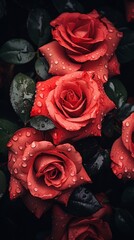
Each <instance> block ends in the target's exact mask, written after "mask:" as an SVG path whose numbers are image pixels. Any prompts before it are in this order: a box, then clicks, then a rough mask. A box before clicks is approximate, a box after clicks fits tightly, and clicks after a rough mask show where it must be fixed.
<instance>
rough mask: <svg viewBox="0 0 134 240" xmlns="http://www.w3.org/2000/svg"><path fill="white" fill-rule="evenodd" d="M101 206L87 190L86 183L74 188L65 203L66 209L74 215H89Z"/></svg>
mask: <svg viewBox="0 0 134 240" xmlns="http://www.w3.org/2000/svg"><path fill="white" fill-rule="evenodd" d="M101 208H102V206H101V205H100V203H99V202H98V200H97V199H96V198H95V196H94V195H93V194H92V192H91V191H90V190H89V185H88V184H84V185H81V186H79V187H77V188H75V190H74V191H73V193H72V194H71V196H70V198H69V201H68V205H67V211H68V212H69V213H71V214H73V215H75V216H89V215H91V214H93V213H95V212H97V211H98V210H99V209H101Z"/></svg>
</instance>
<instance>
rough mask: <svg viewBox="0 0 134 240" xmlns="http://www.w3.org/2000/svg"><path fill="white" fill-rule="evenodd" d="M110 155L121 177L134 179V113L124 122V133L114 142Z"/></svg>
mask: <svg viewBox="0 0 134 240" xmlns="http://www.w3.org/2000/svg"><path fill="white" fill-rule="evenodd" d="M110 156H111V160H112V163H111V168H112V171H113V173H114V174H115V175H116V176H117V177H118V178H119V179H125V180H129V179H134V113H131V114H130V115H129V117H127V118H126V119H125V120H124V121H123V122H122V135H121V136H120V137H119V138H118V139H117V140H116V141H115V142H114V143H113V146H112V148H111V153H110Z"/></svg>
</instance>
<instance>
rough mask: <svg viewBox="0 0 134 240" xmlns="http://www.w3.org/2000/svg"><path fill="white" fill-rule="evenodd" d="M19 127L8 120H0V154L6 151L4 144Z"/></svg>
mask: <svg viewBox="0 0 134 240" xmlns="http://www.w3.org/2000/svg"><path fill="white" fill-rule="evenodd" d="M17 129H19V126H18V125H17V124H15V123H13V122H11V121H9V120H6V119H0V152H5V151H6V144H7V142H8V141H9V139H10V138H11V137H12V135H13V134H14V132H16V130H17Z"/></svg>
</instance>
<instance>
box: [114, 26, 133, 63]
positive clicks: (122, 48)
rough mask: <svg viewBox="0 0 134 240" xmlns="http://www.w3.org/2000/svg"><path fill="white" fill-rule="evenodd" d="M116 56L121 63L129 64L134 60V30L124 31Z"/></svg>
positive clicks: (126, 29)
mask: <svg viewBox="0 0 134 240" xmlns="http://www.w3.org/2000/svg"><path fill="white" fill-rule="evenodd" d="M116 55H117V58H118V60H119V62H120V63H127V62H129V61H132V60H133V59H134V30H131V29H128V28H125V29H124V31H123V38H122V39H121V41H120V44H119V46H118V48H117V51H116Z"/></svg>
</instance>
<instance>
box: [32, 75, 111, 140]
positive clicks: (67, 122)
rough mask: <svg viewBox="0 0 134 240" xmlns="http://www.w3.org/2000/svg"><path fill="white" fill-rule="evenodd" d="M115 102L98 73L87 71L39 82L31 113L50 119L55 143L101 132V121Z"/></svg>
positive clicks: (50, 132) (98, 134) (97, 134)
mask: <svg viewBox="0 0 134 240" xmlns="http://www.w3.org/2000/svg"><path fill="white" fill-rule="evenodd" d="M113 108H115V104H114V103H113V102H112V101H111V100H110V99H109V98H108V97H107V95H106V93H105V92H104V89H103V85H102V82H101V81H99V80H96V79H95V76H94V73H87V72H83V71H78V72H74V73H73V74H67V75H65V76H56V77H52V78H50V79H49V80H46V81H41V82H38V83H37V85H36V95H35V101H34V105H33V107H32V110H31V116H32V117H33V116H38V115H43V116H46V117H48V118H50V119H51V120H52V121H53V122H54V124H55V126H56V128H55V129H53V130H51V131H49V134H50V135H51V136H52V138H53V141H54V144H59V143H61V142H63V141H65V140H67V139H71V140H72V141H74V140H78V139H82V138H84V137H87V136H100V135H101V122H102V120H103V118H104V116H105V115H106V114H107V113H108V112H109V111H110V110H112V109H113Z"/></svg>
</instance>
